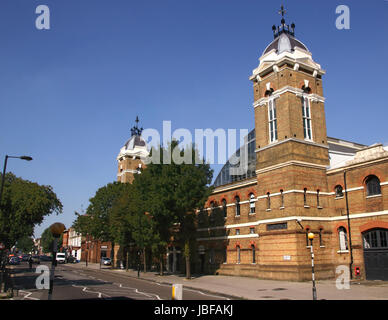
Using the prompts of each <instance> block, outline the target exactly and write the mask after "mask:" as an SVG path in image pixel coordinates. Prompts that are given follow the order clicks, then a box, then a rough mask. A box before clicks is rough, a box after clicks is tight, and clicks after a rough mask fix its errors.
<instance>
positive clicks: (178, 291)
mask: <svg viewBox="0 0 388 320" xmlns="http://www.w3.org/2000/svg"><path fill="white" fill-rule="evenodd" d="M182 294H183V285H182V284H173V285H172V298H171V300H182Z"/></svg>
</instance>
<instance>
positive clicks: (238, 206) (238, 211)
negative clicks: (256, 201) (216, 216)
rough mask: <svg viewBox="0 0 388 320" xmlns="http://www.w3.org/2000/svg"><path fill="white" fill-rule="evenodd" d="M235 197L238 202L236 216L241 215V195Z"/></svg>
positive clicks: (236, 202)
mask: <svg viewBox="0 0 388 320" xmlns="http://www.w3.org/2000/svg"><path fill="white" fill-rule="evenodd" d="M234 199H235V204H236V217H239V216H240V197H239V196H236V198H234Z"/></svg>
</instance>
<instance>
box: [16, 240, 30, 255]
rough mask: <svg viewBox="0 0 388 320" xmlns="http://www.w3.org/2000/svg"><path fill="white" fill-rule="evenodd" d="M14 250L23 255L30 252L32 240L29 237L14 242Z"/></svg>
mask: <svg viewBox="0 0 388 320" xmlns="http://www.w3.org/2000/svg"><path fill="white" fill-rule="evenodd" d="M16 248H17V249H18V250H20V251H22V252H24V253H27V252H31V251H33V249H34V240H33V239H32V238H31V237H29V236H25V237H23V238H21V239H19V240H18V241H16Z"/></svg>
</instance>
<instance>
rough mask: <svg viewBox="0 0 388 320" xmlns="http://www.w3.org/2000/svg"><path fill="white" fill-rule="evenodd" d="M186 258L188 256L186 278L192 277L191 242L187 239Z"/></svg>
mask: <svg viewBox="0 0 388 320" xmlns="http://www.w3.org/2000/svg"><path fill="white" fill-rule="evenodd" d="M184 252H185V258H186V279H191V270H190V243H189V241H186V243H185V251H184Z"/></svg>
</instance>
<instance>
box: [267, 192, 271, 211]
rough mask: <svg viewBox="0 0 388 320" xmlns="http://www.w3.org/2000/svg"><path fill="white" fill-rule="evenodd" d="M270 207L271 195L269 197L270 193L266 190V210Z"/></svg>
mask: <svg viewBox="0 0 388 320" xmlns="http://www.w3.org/2000/svg"><path fill="white" fill-rule="evenodd" d="M270 209H271V197H270V193H269V192H267V210H270Z"/></svg>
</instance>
